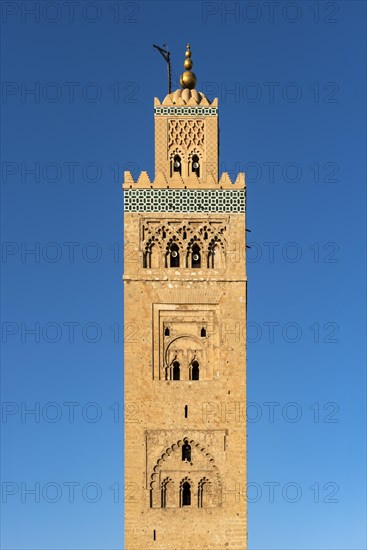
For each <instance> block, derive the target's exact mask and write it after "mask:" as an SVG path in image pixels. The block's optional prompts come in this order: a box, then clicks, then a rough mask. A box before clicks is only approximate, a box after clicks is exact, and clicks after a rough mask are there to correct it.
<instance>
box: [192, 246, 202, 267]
mask: <svg viewBox="0 0 367 550" xmlns="http://www.w3.org/2000/svg"><path fill="white" fill-rule="evenodd" d="M191 267H193V268H200V267H201V254H200V246H199V245H198V244H194V246H193V247H192V250H191Z"/></svg>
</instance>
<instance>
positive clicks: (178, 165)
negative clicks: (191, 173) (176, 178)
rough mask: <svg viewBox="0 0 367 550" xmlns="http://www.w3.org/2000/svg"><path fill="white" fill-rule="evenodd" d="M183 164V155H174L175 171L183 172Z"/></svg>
mask: <svg viewBox="0 0 367 550" xmlns="http://www.w3.org/2000/svg"><path fill="white" fill-rule="evenodd" d="M181 170H182V165H181V157H180V155H175V156H174V157H173V172H178V173H179V174H181Z"/></svg>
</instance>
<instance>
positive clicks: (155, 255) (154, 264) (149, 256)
mask: <svg viewBox="0 0 367 550" xmlns="http://www.w3.org/2000/svg"><path fill="white" fill-rule="evenodd" d="M161 258H162V247H161V243H160V242H159V240H158V239H157V238H156V237H155V236H154V235H153V236H152V237H150V238H149V240H148V241H147V243H146V245H145V246H144V250H143V267H148V268H152V269H154V268H160V267H161Z"/></svg>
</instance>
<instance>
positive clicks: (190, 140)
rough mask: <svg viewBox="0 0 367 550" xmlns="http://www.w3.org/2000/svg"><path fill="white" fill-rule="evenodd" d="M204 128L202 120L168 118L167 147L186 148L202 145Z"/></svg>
mask: <svg viewBox="0 0 367 550" xmlns="http://www.w3.org/2000/svg"><path fill="white" fill-rule="evenodd" d="M204 130H205V123H204V121H203V120H180V119H174V120H170V121H169V126H168V135H169V139H168V148H169V149H170V148H171V147H174V146H178V147H185V148H186V150H188V149H190V148H191V147H202V146H203V145H204Z"/></svg>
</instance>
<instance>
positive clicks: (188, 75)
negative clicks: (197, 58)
mask: <svg viewBox="0 0 367 550" xmlns="http://www.w3.org/2000/svg"><path fill="white" fill-rule="evenodd" d="M185 57H186V59H185V61H184V67H185V69H186V71H184V72H183V73H182V75H181V77H180V84H181V86H182V87H183V88H189V90H193V89H194V88H195V86H196V76H195V75H194V73H193V72H191V69H192V61H191V50H190V44H187V49H186V53H185Z"/></svg>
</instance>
